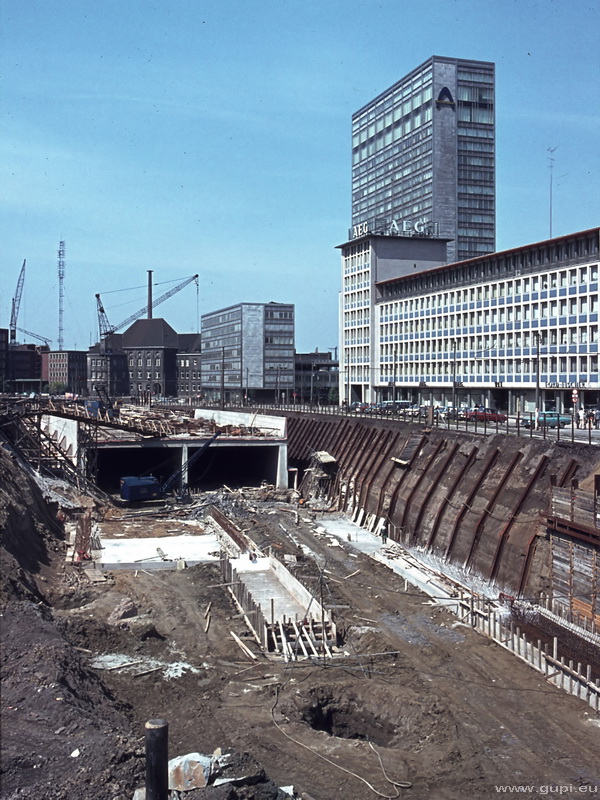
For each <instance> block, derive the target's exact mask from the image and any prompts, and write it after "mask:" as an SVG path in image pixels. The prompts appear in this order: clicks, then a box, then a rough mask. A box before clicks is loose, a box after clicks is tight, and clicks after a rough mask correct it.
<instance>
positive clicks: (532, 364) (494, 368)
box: [379, 355, 598, 380]
mask: <svg viewBox="0 0 600 800" xmlns="http://www.w3.org/2000/svg"><path fill="white" fill-rule="evenodd" d="M379 369H380V372H381V376H382V377H381V380H393V376H394V375H397V376H402V375H409V376H412V377H413V378H414V379H417V378H418V376H420V375H423V374H424V373H427V374H428V375H445V376H450V377H451V378H452V376H454V375H456V380H468V379H469V377H470V376H473V375H485V376H487V377H488V378H489V379H490V380H494V378H493V377H492V376H495V375H512V376H518V377H519V378H521V379H523V380H529V379H530V378H527V377H525V376H534V377H533V378H531V379H532V380H535V375H536V374H537V369H538V361H537V359H511V358H499V359H489V360H485V361H483V360H477V359H471V360H468V361H456V362H448V361H444V362H440V361H422V362H421V361H419V362H406V363H405V362H401V363H399V364H395V365H394V367H393V368H390V366H389V365H387V364H381V365H380V367H379ZM539 370H540V374H541V375H548V374H554V375H556V374H563V375H564V374H567V373H568V374H571V375H581V374H587V373H590V372H592V373H597V372H598V356H597V355H589V356H561V357H552V358H540V360H539Z"/></svg>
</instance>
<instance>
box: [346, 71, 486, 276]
mask: <svg viewBox="0 0 600 800" xmlns="http://www.w3.org/2000/svg"><path fill="white" fill-rule="evenodd" d="M495 194H496V189H495V124H494V64H493V63H490V62H486V61H469V60H465V59H460V58H443V57H439V56H433V57H432V58H430V59H429V60H428V61H426V62H425V63H424V64H422V65H421V66H420V67H417V68H416V69H415V70H413V71H412V72H410V73H409V74H408V75H406V77H404V78H402V79H401V80H399V81H398V82H397V83H395V84H394V85H393V86H392V87H390V88H389V89H387V91H385V92H383V93H382V94H380V95H379V96H378V97H376V98H375V99H374V100H372V101H371V102H370V103H367V105H365V106H363V107H362V108H361V109H360V110H359V111H357V112H356V113H355V114H354V115H353V117H352V226H353V231H352V233H351V237H356V236H357V235H361V234H364V233H367V232H369V233H391V234H392V235H393V234H394V233H398V234H399V235H401V236H402V235H404V236H406V235H411V233H413V232H414V233H415V234H416V235H422V234H425V235H433V236H439V237H442V238H447V239H451V240H452V241H450V242H449V243H448V262H454V261H462V260H464V259H468V258H472V257H475V256H480V255H483V254H485V253H491V252H494V251H495V249H496V199H495Z"/></svg>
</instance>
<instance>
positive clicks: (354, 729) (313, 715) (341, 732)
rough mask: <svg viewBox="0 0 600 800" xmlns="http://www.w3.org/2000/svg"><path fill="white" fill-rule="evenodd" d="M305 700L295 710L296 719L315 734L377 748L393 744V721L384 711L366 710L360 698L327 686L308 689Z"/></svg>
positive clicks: (396, 733)
mask: <svg viewBox="0 0 600 800" xmlns="http://www.w3.org/2000/svg"><path fill="white" fill-rule="evenodd" d="M306 700H307V702H306V703H305V705H304V706H303V707H300V708H299V709H298V712H299V718H300V720H301V721H302V722H304V723H306V724H307V725H309V726H310V727H311V728H312V729H313V730H315V731H323V732H324V733H327V734H329V735H330V736H335V737H336V738H339V739H360V740H363V741H369V742H372V743H373V744H376V745H379V746H380V747H390V746H393V745H394V744H395V739H396V737H397V735H398V733H399V731H398V729H397V727H396V721H395V720H394V719H391V718H389V717H388V716H387V714H386V712H385V709H384V708H375V707H368V706H366V705H365V702H364V699H361V700H359V699H358V698H357V697H355V696H353V695H351V694H347V693H344V694H340V693H339V691H338V692H335V691H333V690H332V689H331V688H329V687H317V688H315V689H312V690H311V691H310V693H309V696H308V698H306ZM398 722H399V721H398Z"/></svg>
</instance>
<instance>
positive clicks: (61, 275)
mask: <svg viewBox="0 0 600 800" xmlns="http://www.w3.org/2000/svg"><path fill="white" fill-rule="evenodd" d="M64 281H65V243H64V242H59V245H58V349H59V350H63V349H64V347H63V345H64V340H63V300H64Z"/></svg>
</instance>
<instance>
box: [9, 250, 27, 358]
mask: <svg viewBox="0 0 600 800" xmlns="http://www.w3.org/2000/svg"><path fill="white" fill-rule="evenodd" d="M26 263H27V261H26V260H24V261H23V266H22V267H21V272H20V273H19V279H18V281H17V288H16V290H15V296H14V297H13V299H12V304H11V309H10V337H9V344H11V345H15V344H16V343H17V319H18V316H19V308H20V306H21V295H22V294H23V283H24V282H25V264H26Z"/></svg>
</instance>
